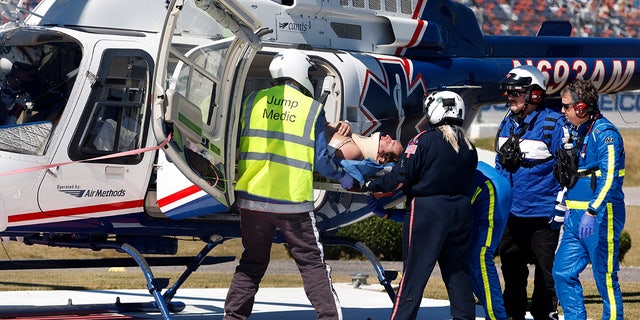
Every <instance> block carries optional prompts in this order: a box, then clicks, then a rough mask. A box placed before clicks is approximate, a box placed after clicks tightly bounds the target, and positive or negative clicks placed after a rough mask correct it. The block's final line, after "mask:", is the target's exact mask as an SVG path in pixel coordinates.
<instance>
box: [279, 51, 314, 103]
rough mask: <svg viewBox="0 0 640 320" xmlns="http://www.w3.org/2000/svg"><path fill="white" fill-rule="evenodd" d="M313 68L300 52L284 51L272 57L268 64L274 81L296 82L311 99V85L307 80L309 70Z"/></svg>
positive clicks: (305, 56)
mask: <svg viewBox="0 0 640 320" xmlns="http://www.w3.org/2000/svg"><path fill="white" fill-rule="evenodd" d="M313 66H315V64H314V63H313V62H312V61H311V59H310V58H309V56H307V55H306V54H304V53H303V52H302V51H300V50H296V49H286V50H284V51H281V52H279V53H278V54H276V55H275V57H273V60H271V64H269V72H271V77H272V78H273V79H274V80H277V79H283V78H285V79H291V80H294V81H296V82H298V83H299V84H300V85H302V86H303V87H304V88H305V89H307V90H308V91H309V93H310V94H311V96H312V97H313V85H312V84H311V80H309V69H310V68H312V67H313Z"/></svg>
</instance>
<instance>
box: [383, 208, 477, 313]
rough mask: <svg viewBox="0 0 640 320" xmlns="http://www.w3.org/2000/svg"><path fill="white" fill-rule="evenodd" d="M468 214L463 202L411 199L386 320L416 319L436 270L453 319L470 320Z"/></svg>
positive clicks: (473, 305) (469, 228)
mask: <svg viewBox="0 0 640 320" xmlns="http://www.w3.org/2000/svg"><path fill="white" fill-rule="evenodd" d="M472 219H473V213H472V211H471V200H470V199H469V197H466V196H431V197H419V198H414V199H413V201H412V202H411V213H410V214H407V215H406V216H405V221H404V226H403V251H404V252H403V254H404V260H403V261H404V271H403V275H402V280H401V282H400V287H399V289H398V295H397V298H396V302H395V305H394V309H393V313H392V315H391V319H392V320H399V319H416V318H417V316H418V311H419V309H420V302H422V294H423V292H424V288H425V287H426V285H427V281H428V280H429V277H430V276H431V272H432V271H433V268H434V266H435V264H436V261H437V262H438V264H439V265H440V271H441V272H442V279H443V280H444V283H445V285H446V287H447V293H448V294H449V300H450V301H451V316H452V318H453V319H475V311H476V307H475V300H474V298H473V291H472V289H471V280H470V279H471V276H470V274H469V239H470V238H471V223H472Z"/></svg>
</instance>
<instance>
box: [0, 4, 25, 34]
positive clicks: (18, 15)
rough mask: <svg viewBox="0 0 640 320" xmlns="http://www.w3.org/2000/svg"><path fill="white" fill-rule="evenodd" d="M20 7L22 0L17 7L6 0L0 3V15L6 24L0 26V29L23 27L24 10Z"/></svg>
mask: <svg viewBox="0 0 640 320" xmlns="http://www.w3.org/2000/svg"><path fill="white" fill-rule="evenodd" d="M21 7H22V0H20V2H19V3H18V5H15V4H12V3H9V2H8V1H6V0H2V1H1V2H0V15H1V16H2V18H3V19H4V20H6V21H7V22H6V23H4V24H3V25H2V26H0V29H6V28H12V27H18V26H21V25H24V13H23V11H24V9H22V8H21Z"/></svg>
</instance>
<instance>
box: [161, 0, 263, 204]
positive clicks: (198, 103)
mask: <svg viewBox="0 0 640 320" xmlns="http://www.w3.org/2000/svg"><path fill="white" fill-rule="evenodd" d="M196 6H199V7H196ZM169 9H170V10H169V13H170V14H169V16H168V17H167V22H166V24H165V25H166V29H165V31H164V33H163V38H162V41H161V46H160V53H159V55H158V57H159V58H158V68H157V72H156V78H155V80H154V84H155V87H154V94H153V96H154V97H156V99H155V101H154V104H153V113H154V118H153V122H152V123H153V130H154V133H155V136H156V137H157V138H158V139H159V140H164V139H167V138H169V137H170V138H171V139H170V142H169V143H168V144H167V145H166V147H165V148H164V149H163V151H164V153H165V154H164V156H166V159H168V161H169V162H171V164H172V165H173V166H175V168H177V169H178V171H180V172H181V173H182V174H183V175H184V176H185V177H186V178H187V179H188V180H189V181H190V182H191V187H189V188H188V189H189V190H191V191H190V192H196V191H197V192H198V194H196V195H195V197H197V198H198V199H196V200H197V201H201V202H204V201H209V204H208V205H207V206H208V208H207V210H200V212H192V213H191V214H192V215H194V216H202V215H206V214H211V213H218V212H221V211H228V209H229V208H230V207H231V204H232V203H233V201H234V198H233V180H234V177H235V153H236V139H237V134H236V132H237V130H238V124H237V122H238V121H237V119H238V115H239V109H240V106H241V103H242V101H241V99H242V87H243V84H244V82H245V79H246V75H247V73H248V69H249V65H250V63H251V61H252V60H253V58H254V56H255V54H256V52H257V50H259V49H260V40H259V38H258V36H257V35H256V33H255V32H256V31H257V30H258V28H259V22H258V21H257V20H255V18H254V17H253V16H252V15H251V14H250V13H248V11H247V10H246V9H245V8H244V7H243V6H241V5H239V4H238V3H236V2H234V1H227V0H221V1H215V5H213V3H212V2H209V1H200V2H190V1H187V2H184V5H181V6H174V5H173V2H172V4H171V5H170V6H169ZM171 171H172V172H169V171H165V170H164V168H159V170H158V174H159V175H158V182H159V183H160V181H161V180H163V179H165V175H167V179H166V180H169V178H168V175H170V174H173V175H175V172H176V170H171ZM183 183H184V181H183V179H182V178H181V179H180V184H177V183H174V184H173V185H169V186H168V187H169V188H184V185H183ZM161 187H162V188H164V186H160V185H159V188H158V200H159V202H158V203H159V204H161V203H160V199H161V198H162V197H163V196H164V195H166V194H167V193H165V191H162V190H161V189H160V188H161ZM197 188H200V189H201V190H203V191H204V192H206V193H207V194H208V196H209V197H208V198H207V197H204V196H200V192H199V190H197ZM185 190H186V189H185ZM172 192H176V191H172ZM161 193H162V195H161ZM169 194H170V193H169ZM192 197H194V196H193V195H192ZM211 199H214V200H215V201H217V203H218V205H216V204H215V203H213V202H211V201H210V200H211ZM196 200H192V199H189V200H188V201H191V202H192V203H194V201H196ZM161 210H163V211H165V209H164V208H162V206H161ZM167 212H168V211H166V212H165V214H167Z"/></svg>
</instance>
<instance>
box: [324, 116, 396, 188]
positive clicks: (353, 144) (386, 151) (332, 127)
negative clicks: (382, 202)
mask: <svg viewBox="0 0 640 320" xmlns="http://www.w3.org/2000/svg"><path fill="white" fill-rule="evenodd" d="M325 135H326V136H327V141H328V144H329V145H328V151H329V155H331V156H333V157H334V159H336V161H337V162H339V163H340V165H341V166H342V167H343V168H344V169H345V170H346V171H347V172H348V173H349V174H351V176H353V177H354V178H355V179H356V180H358V182H360V184H361V185H362V184H364V182H365V179H366V178H368V177H371V176H373V175H375V174H376V173H379V172H381V171H382V170H385V168H387V169H389V170H390V169H391V166H393V163H394V162H396V161H398V159H400V155H402V152H403V151H404V148H403V147H402V144H401V143H400V142H399V141H398V140H394V139H392V138H391V136H389V135H385V134H381V133H380V132H376V133H373V134H372V135H371V136H369V137H367V136H363V135H359V134H356V133H352V132H351V126H350V125H349V123H347V122H343V121H341V122H336V123H328V124H327V126H326V127H325Z"/></svg>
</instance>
